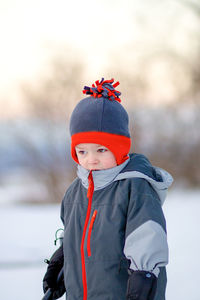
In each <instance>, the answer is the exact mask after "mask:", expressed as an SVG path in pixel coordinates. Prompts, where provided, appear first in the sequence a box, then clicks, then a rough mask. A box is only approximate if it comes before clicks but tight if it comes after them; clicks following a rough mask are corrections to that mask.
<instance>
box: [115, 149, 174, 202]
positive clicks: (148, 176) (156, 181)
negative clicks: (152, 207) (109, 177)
mask: <svg viewBox="0 0 200 300" xmlns="http://www.w3.org/2000/svg"><path fill="white" fill-rule="evenodd" d="M125 178H144V179H145V180H147V181H148V182H149V184H150V185H151V186H152V187H153V189H154V190H155V191H156V192H157V194H158V196H159V198H160V202H161V204H163V203H164V201H165V198H166V196H167V190H168V188H169V187H170V186H171V184H172V182H173V177H172V176H171V174H169V173H168V172H167V171H165V170H164V169H162V168H159V167H155V166H152V165H151V163H150V162H149V160H148V159H147V158H146V157H145V156H144V155H142V154H137V153H134V154H131V155H130V161H129V163H128V164H127V166H125V168H123V170H122V171H121V172H120V173H119V174H118V175H117V176H116V178H115V180H121V179H125Z"/></svg>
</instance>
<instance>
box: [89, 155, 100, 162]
mask: <svg viewBox="0 0 200 300" xmlns="http://www.w3.org/2000/svg"><path fill="white" fill-rule="evenodd" d="M97 162H98V159H97V157H96V155H95V154H92V153H90V154H89V155H88V163H90V164H94V163H97Z"/></svg>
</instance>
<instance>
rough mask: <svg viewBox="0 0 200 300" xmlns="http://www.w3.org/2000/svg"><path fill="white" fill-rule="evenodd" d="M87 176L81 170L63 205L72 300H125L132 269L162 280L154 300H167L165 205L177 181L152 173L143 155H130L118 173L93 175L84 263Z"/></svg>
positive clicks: (67, 279) (113, 170)
mask: <svg viewBox="0 0 200 300" xmlns="http://www.w3.org/2000/svg"><path fill="white" fill-rule="evenodd" d="M88 174H89V171H88V170H86V169H84V168H82V167H81V166H78V178H76V179H75V180H74V182H73V183H72V184H71V186H70V187H69V188H68V190H67V192H66V194H65V196H64V199H63V201H62V205H61V219H62V221H63V224H64V240H63V247H64V261H65V263H64V277H65V286H66V290H67V296H66V297H67V300H80V299H84V300H86V299H87V300H125V299H126V288H127V280H128V274H127V269H128V267H130V268H131V269H133V270H145V271H150V272H153V273H154V274H155V275H156V276H157V277H158V288H157V293H156V297H155V300H164V299H165V288H166V271H165V265H166V264H167V263H168V245H167V236H166V224H165V218H164V215H163V211H162V208H161V205H162V204H163V202H164V199H165V197H166V192H167V189H168V187H169V186H170V185H171V183H172V181H173V179H172V177H171V175H170V174H169V173H167V172H166V171H164V170H162V169H160V168H157V167H153V166H152V165H151V164H150V162H149V161H148V159H147V158H146V157H145V156H143V155H141V154H132V155H130V158H129V160H127V161H125V162H124V163H123V164H122V165H119V166H117V167H114V168H111V169H107V170H100V171H93V172H92V175H93V180H94V193H93V197H92V204H91V211H90V214H89V223H88V226H87V228H86V235H85V239H84V244H83V248H84V261H83V259H82V257H81V249H80V248H81V241H82V235H83V231H84V225H85V219H86V215H87V211H88V199H87V188H88ZM83 264H84V267H83ZM84 268H85V275H86V280H85V282H83V281H82V278H83V272H84V271H83V270H84ZM83 285H84V286H85V289H86V290H87V293H86V294H85V295H84V296H83Z"/></svg>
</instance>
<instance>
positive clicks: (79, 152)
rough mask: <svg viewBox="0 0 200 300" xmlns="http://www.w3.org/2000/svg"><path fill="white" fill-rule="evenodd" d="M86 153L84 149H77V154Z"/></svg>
mask: <svg viewBox="0 0 200 300" xmlns="http://www.w3.org/2000/svg"><path fill="white" fill-rule="evenodd" d="M85 153H86V151H84V150H78V154H80V155H84V154H85Z"/></svg>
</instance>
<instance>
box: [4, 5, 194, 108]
mask: <svg viewBox="0 0 200 300" xmlns="http://www.w3.org/2000/svg"><path fill="white" fill-rule="evenodd" d="M176 2H177V1H175V0H164V1H162V2H159V1H157V0H149V1H145V0H109V1H107V0H101V1H100V0H97V1H95V0H84V1H82V0H73V1H68V0H54V1H53V0H48V1H47V0H0V36H1V47H0V49H1V50H0V82H1V85H0V97H1V98H0V103H4V104H7V107H8V109H10V108H11V107H12V108H14V107H15V109H16V110H20V107H21V103H20V94H19V86H20V83H21V82H23V81H24V80H26V81H28V80H30V81H31V80H36V78H39V76H40V74H41V73H42V72H45V69H46V67H47V65H48V62H49V59H50V58H51V56H52V55H54V54H55V53H56V52H58V51H60V50H61V49H62V48H63V49H65V47H70V48H71V49H74V52H75V53H77V55H79V53H80V54H81V58H82V59H84V61H85V63H86V65H87V66H88V70H87V71H88V73H90V74H91V77H92V78H94V80H96V79H98V78H96V77H98V76H97V75H99V74H100V73H101V72H103V70H104V68H105V67H107V66H108V65H109V63H110V61H111V59H112V57H115V59H116V58H117V61H118V63H119V67H120V66H121V65H124V64H125V65H126V64H127V67H128V65H129V63H130V61H132V60H133V59H134V58H135V59H137V56H138V55H140V54H141V53H145V51H151V47H159V45H161V44H163V43H166V41H167V40H170V42H171V43H172V44H173V45H174V47H177V49H178V48H180V49H183V48H184V49H186V51H187V48H188V47H189V46H188V43H187V39H186V38H185V35H184V34H183V33H184V30H188V29H190V27H191V28H192V27H194V20H193V19H192V18H193V16H192V15H191V14H188V12H187V11H186V10H184V9H181V6H180V5H179V4H177V3H176ZM158 3H160V4H159V5H158ZM180 12H181V14H180ZM177 16H178V17H177ZM177 19H178V20H179V23H178V24H177V26H176V22H177ZM172 21H173V22H172ZM172 29H173V31H174V33H173V32H172ZM180 32H181V34H180ZM169 34H170V36H169ZM134 45H135V51H134V52H133V51H132V50H133V49H134V48H132V47H134ZM148 46H149V47H148ZM181 51H182V50H181Z"/></svg>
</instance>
